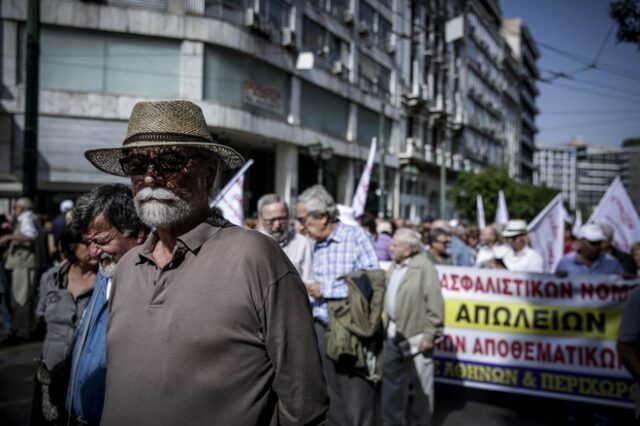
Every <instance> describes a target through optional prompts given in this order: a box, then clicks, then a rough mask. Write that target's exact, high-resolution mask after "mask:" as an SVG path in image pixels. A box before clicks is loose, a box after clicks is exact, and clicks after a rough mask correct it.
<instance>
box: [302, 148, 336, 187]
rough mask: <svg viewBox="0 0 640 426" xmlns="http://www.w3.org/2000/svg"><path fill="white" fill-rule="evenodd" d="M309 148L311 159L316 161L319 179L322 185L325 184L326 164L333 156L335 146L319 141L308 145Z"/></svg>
mask: <svg viewBox="0 0 640 426" xmlns="http://www.w3.org/2000/svg"><path fill="white" fill-rule="evenodd" d="M307 149H308V150H309V155H310V156H311V159H312V160H313V161H314V162H315V163H316V168H317V170H318V178H317V181H318V183H319V184H320V185H323V182H322V181H323V178H324V176H323V175H324V164H325V163H326V162H327V161H329V160H330V159H331V157H332V156H333V148H331V145H329V144H328V143H324V142H320V141H317V142H314V143H312V144H309V145H307Z"/></svg>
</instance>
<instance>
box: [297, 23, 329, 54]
mask: <svg viewBox="0 0 640 426" xmlns="http://www.w3.org/2000/svg"><path fill="white" fill-rule="evenodd" d="M324 34H325V30H324V29H323V28H322V27H321V26H320V25H318V24H316V23H315V22H314V21H312V20H311V19H309V18H307V17H306V16H305V17H304V18H303V20H302V46H303V47H304V49H308V50H310V51H312V52H314V53H315V54H316V55H323V54H324Z"/></svg>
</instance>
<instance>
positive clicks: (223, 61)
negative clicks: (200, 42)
mask: <svg viewBox="0 0 640 426" xmlns="http://www.w3.org/2000/svg"><path fill="white" fill-rule="evenodd" d="M204 73H205V78H204V98H205V99H210V100H214V101H217V102H219V103H221V104H225V105H229V106H232V107H236V108H242V109H245V110H249V111H251V112H254V113H256V114H260V115H267V116H274V117H277V118H282V119H284V118H286V117H287V115H288V114H289V100H290V77H289V75H288V74H287V73H286V72H284V71H282V70H279V69H278V68H275V67H273V66H271V65H268V64H265V63H264V62H262V61H259V60H257V59H254V58H252V57H250V56H246V55H242V54H239V53H238V52H237V51H233V50H230V49H225V48H222V47H219V46H207V47H206V49H205V59H204Z"/></svg>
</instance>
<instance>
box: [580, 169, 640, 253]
mask: <svg viewBox="0 0 640 426" xmlns="http://www.w3.org/2000/svg"><path fill="white" fill-rule="evenodd" d="M587 223H608V224H609V225H611V226H612V227H613V230H614V232H613V241H614V243H615V245H616V246H617V247H618V248H619V249H620V250H622V251H624V252H626V253H629V252H630V251H631V245H632V244H633V243H635V242H636V241H640V218H639V217H638V212H637V211H636V208H635V206H634V205H633V202H632V201H631V198H629V194H628V193H627V191H626V190H625V189H624V185H623V184H622V181H621V180H620V177H616V178H615V179H614V181H613V182H612V183H611V186H609V189H607V192H605V194H604V195H603V196H602V199H600V202H599V203H598V205H597V207H596V208H595V210H594V211H593V213H592V214H591V217H590V218H589V220H588V222H587Z"/></svg>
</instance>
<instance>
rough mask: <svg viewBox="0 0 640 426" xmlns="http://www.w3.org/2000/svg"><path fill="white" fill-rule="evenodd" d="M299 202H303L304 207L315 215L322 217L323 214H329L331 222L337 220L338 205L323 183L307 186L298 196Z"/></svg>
mask: <svg viewBox="0 0 640 426" xmlns="http://www.w3.org/2000/svg"><path fill="white" fill-rule="evenodd" d="M298 204H302V205H303V206H304V209H305V210H306V211H307V213H308V214H310V215H311V216H313V217H316V218H317V217H320V216H321V215H323V214H325V213H326V214H327V215H328V216H329V222H337V221H338V216H339V215H340V213H339V212H338V206H337V205H336V202H335V201H334V200H333V197H332V196H331V194H329V192H328V191H327V190H326V189H325V188H324V186H322V185H313V186H312V187H311V188H307V189H306V190H305V191H304V192H303V193H302V194H300V196H299V197H298Z"/></svg>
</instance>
